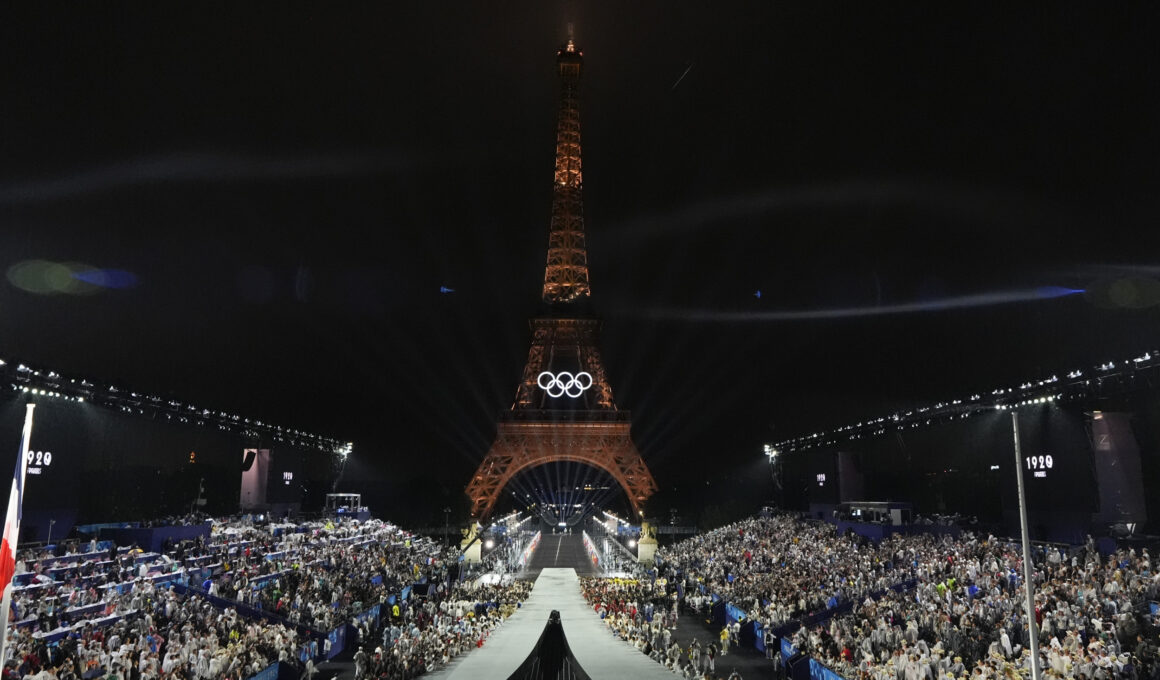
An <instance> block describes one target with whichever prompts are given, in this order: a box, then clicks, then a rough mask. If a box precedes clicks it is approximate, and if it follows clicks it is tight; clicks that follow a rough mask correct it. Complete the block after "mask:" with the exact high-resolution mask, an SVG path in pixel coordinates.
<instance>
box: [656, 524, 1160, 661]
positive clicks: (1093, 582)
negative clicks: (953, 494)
mask: <svg viewBox="0 0 1160 680" xmlns="http://www.w3.org/2000/svg"><path fill="white" fill-rule="evenodd" d="M1033 562H1034V565H1035V570H1034V575H1033V578H1034V586H1035V592H1036V593H1037V595H1036V609H1035V612H1036V614H1035V616H1036V619H1037V624H1038V625H1039V630H1040V636H1039V643H1040V657H1041V668H1042V669H1044V674H1045V677H1051V678H1083V679H1085V680H1110V679H1112V678H1130V679H1131V680H1139V679H1141V678H1148V679H1149V680H1156V679H1157V678H1160V663H1158V660H1157V639H1158V638H1157V632H1158V628H1157V624H1158V620H1157V618H1156V617H1155V616H1154V615H1152V614H1150V612H1149V611H1148V607H1147V603H1148V601H1149V600H1155V599H1157V597H1160V574H1157V572H1156V570H1155V565H1154V564H1153V563H1152V558H1151V557H1150V555H1149V554H1148V552H1147V551H1146V550H1142V551H1140V552H1139V553H1137V552H1135V551H1133V550H1128V551H1124V550H1121V551H1118V552H1116V553H1114V554H1111V555H1106V556H1101V555H1100V554H1099V552H1097V551H1096V550H1095V547H1094V545H1092V544H1090V543H1089V545H1088V546H1086V547H1080V548H1077V549H1075V550H1070V551H1069V550H1066V549H1061V548H1060V547H1058V546H1047V547H1042V546H1040V547H1037V548H1036V549H1035V556H1034V557H1033ZM657 565H658V572H657V573H658V576H661V577H662V580H665V581H667V582H669V583H670V584H671V583H674V582H678V583H681V584H682V585H683V589H682V590H683V592H684V599H685V603H686V604H687V605H690V606H692V607H694V608H696V607H702V606H705V605H707V604H708V603H709V602H710V597H711V596H712V595H716V596H718V597H720V598H722V599H724V600H725V601H726V602H729V603H731V604H733V605H735V606H736V607H738V608H739V609H740V610H741V611H743V612H745V618H746V620H752V621H754V622H756V623H757V624H759V625H760V626H761V627H762V628H765V629H773V628H778V627H781V626H786V625H787V624H789V627H790V628H792V627H793V625H794V624H795V623H796V622H801V621H803V620H807V621H808V620H812V619H825V620H824V622H822V623H821V624H819V625H815V626H810V627H806V628H801V629H799V630H798V631H797V632H796V633H795V634H793V636H792V642H793V644H794V645H795V646H796V647H797V648H798V649H799V650H801V651H804V652H806V653H808V654H810V655H811V656H813V657H814V658H816V659H818V660H819V661H821V662H822V663H823V664H824V665H826V666H828V667H829V668H831V669H832V670H834V671H835V672H837V673H839V674H841V675H843V676H844V677H846V678H851V679H855V678H857V679H873V680H935V679H938V680H947V679H948V678H951V677H955V678H962V677H964V676H966V675H970V676H971V680H989V679H991V678H998V677H1001V676H1002V677H1013V676H1015V675H1027V674H1028V673H1029V668H1030V650H1029V639H1028V635H1029V634H1028V626H1027V621H1026V617H1025V615H1024V608H1023V590H1022V588H1021V584H1022V581H1021V574H1022V573H1023V567H1022V554H1021V546H1020V545H1019V544H1018V543H1014V542H1011V541H1008V540H1001V539H996V538H995V537H994V536H986V537H983V536H978V535H974V534H971V533H970V532H963V533H962V534H961V535H960V536H958V537H955V536H951V535H939V536H936V535H930V534H921V533H920V534H914V535H901V534H896V535H893V536H890V537H888V538H885V539H882V540H881V541H878V542H872V541H870V540H868V539H865V538H861V537H858V536H856V535H853V534H852V533H847V534H845V535H842V534H838V533H837V531H836V528H835V527H834V526H833V525H830V524H826V523H821V522H813V521H806V520H801V519H798V518H796V517H792V516H788V515H784V516H775V517H770V518H755V519H749V520H745V521H743V522H739V523H736V524H732V525H729V526H727V527H723V528H721V529H718V530H715V531H712V532H709V533H707V534H704V535H702V536H697V537H694V538H692V539H689V540H686V541H683V542H681V543H677V544H675V545H674V546H672V547H669V548H665V549H662V550H661V551H659V552H658V556H657ZM831 610H833V611H832V613H837V612H843V613H841V614H838V615H836V616H831V617H826V616H825V613H826V612H828V611H831ZM847 610H848V611H847Z"/></svg>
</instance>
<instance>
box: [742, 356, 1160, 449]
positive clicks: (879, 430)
mask: <svg viewBox="0 0 1160 680" xmlns="http://www.w3.org/2000/svg"><path fill="white" fill-rule="evenodd" d="M1149 371H1151V372H1158V371H1160V350H1155V349H1153V350H1149V351H1146V352H1144V353H1143V354H1142V355H1140V356H1137V357H1135V358H1133V359H1127V360H1124V361H1122V362H1115V361H1106V362H1104V363H1101V364H1098V365H1096V366H1095V368H1094V370H1093V371H1092V372H1093V373H1094V376H1092V377H1090V378H1088V377H1084V376H1085V372H1084V371H1082V370H1080V369H1075V370H1072V371H1069V372H1067V373H1065V374H1064V375H1065V376H1066V379H1064V378H1060V377H1059V374H1054V375H1051V376H1050V377H1048V378H1042V379H1037V380H1025V381H1023V382H1021V383H1018V384H1017V385H1016V386H1015V387H1007V388H998V389H994V390H991V391H990V393H989V394H990V397H991V399H990V400H984V399H983V398H982V394H980V393H975V394H973V395H971V396H970V397H969V398H967V399H951V400H946V401H940V402H936V403H935V404H934V405H931V406H923V407H919V408H914V409H910V410H907V411H904V412H897V413H894V414H892V415H890V416H885V417H882V418H877V419H872V420H868V421H864V422H859V423H856V424H851V425H845V426H842V427H838V428H835V429H833V430H827V431H822V432H815V433H812V434H807V435H802V436H799V437H795V438H792V439H787V440H784V441H781V442H776V443H773V444H766V445H765V447H764V450H765V454H766V455H767V456H768V455H769V451H770V450H771V449H774V448H776V450H777V451H778V452H779V454H784V453H787V452H793V451H805V450H808V449H815V448H823V447H827V446H837V445H841V444H844V443H846V442H850V441H855V440H859V439H864V438H869V437H877V436H881V435H884V434H886V433H887V432H888V431H892V430H893V431H903V430H907V429H913V428H917V427H920V426H925V425H934V424H938V423H945V422H950V421H952V420H961V419H963V418H968V417H971V416H976V415H979V414H982V413H986V412H992V413H993V412H994V411H1007V410H1011V409H1015V408H1019V407H1021V406H1030V405H1032V404H1045V403H1050V402H1057V401H1070V400H1073V399H1080V398H1084V397H1086V396H1091V395H1093V394H1095V395H1107V394H1109V393H1115V390H1124V389H1131V386H1132V384H1133V383H1134V381H1136V380H1137V379H1138V378H1141V377H1143V376H1146V375H1147V373H1146V372H1149ZM771 462H772V458H771Z"/></svg>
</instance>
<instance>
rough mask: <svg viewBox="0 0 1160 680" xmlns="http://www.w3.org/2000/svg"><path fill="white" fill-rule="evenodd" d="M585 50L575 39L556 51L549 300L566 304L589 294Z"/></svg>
mask: <svg viewBox="0 0 1160 680" xmlns="http://www.w3.org/2000/svg"><path fill="white" fill-rule="evenodd" d="M583 63H584V56H583V53H582V52H580V51H579V50H577V49H576V46H575V45H574V44H573V43H572V41H571V40H569V41H568V44H567V45H565V46H564V47H563V48H561V49H560V51H559V52H558V53H557V54H556V67H557V71H558V73H559V75H560V113H559V115H558V117H557V119H556V172H555V175H554V181H553V182H552V228H551V231H549V233H548V264H547V266H546V267H544V294H543V297H544V302H546V303H548V304H563V303H568V302H574V301H576V300H580V299H582V298H586V297H588V295H589V290H588V246H587V243H586V241H585V238H584V175H583V173H582V172H581V171H580V71H581V67H582V66H583Z"/></svg>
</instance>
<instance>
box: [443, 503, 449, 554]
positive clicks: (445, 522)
mask: <svg viewBox="0 0 1160 680" xmlns="http://www.w3.org/2000/svg"><path fill="white" fill-rule="evenodd" d="M450 545H451V508H443V547H444V548H446V547H448V546H450Z"/></svg>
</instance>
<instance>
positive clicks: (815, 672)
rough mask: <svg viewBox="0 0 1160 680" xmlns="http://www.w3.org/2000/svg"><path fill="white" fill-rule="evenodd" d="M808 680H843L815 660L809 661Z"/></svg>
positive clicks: (843, 679)
mask: <svg viewBox="0 0 1160 680" xmlns="http://www.w3.org/2000/svg"><path fill="white" fill-rule="evenodd" d="M810 680H845V678H843V677H842V676H840V675H838V674H837V673H835V672H834V671H832V670H830V669H829V668H826V667H825V666H823V665H822V664H821V663H819V662H818V660H817V659H813V658H811V659H810Z"/></svg>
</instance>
